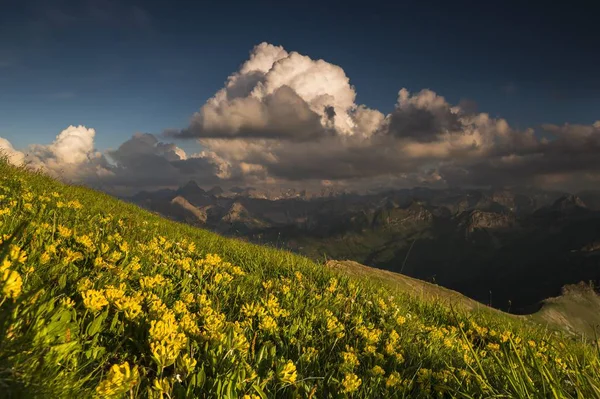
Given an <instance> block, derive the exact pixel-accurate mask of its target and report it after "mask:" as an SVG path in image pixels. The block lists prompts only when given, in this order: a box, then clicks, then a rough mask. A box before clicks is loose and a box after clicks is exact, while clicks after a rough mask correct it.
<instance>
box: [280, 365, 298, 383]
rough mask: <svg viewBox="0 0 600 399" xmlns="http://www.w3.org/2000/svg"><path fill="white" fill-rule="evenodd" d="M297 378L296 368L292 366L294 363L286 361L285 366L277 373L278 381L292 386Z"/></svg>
mask: <svg viewBox="0 0 600 399" xmlns="http://www.w3.org/2000/svg"><path fill="white" fill-rule="evenodd" d="M297 377H298V374H297V373H296V366H295V365H294V362H292V361H291V360H288V361H287V363H286V364H285V366H283V368H282V369H281V371H280V372H279V379H280V380H281V381H282V382H285V383H288V384H293V383H295V382H296V378H297Z"/></svg>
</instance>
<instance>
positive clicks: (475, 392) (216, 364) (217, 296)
mask: <svg viewBox="0 0 600 399" xmlns="http://www.w3.org/2000/svg"><path fill="white" fill-rule="evenodd" d="M0 239H1V240H2V243H1V247H0V269H1V271H0V290H1V291H0V295H1V297H0V392H2V395H3V397H49V398H59V397H68V398H71V397H81V398H86V397H156V398H158V397H164V398H167V397H171V398H175V397H177V398H179V397H190V398H192V397H200V398H202V397H207V398H208V397H211V398H238V397H244V396H245V395H248V397H250V398H256V397H260V398H267V397H269V398H275V397H277V398H296V397H298V398H306V397H308V398H315V399H316V398H343V397H357V398H358V397H365V398H367V397H368V398H381V397H398V398H403V397H406V398H419V397H459V398H479V397H493V398H502V397H503V398H513V397H522V398H534V397H549V398H600V362H599V353H598V347H597V345H596V343H589V342H583V341H578V340H576V339H574V338H572V337H571V336H569V335H562V334H559V333H556V332H551V331H549V330H547V329H545V328H543V327H542V326H541V325H540V324H536V323H532V322H528V321H521V320H512V319H510V318H506V317H502V316H501V315H498V314H495V313H494V312H480V311H476V310H472V309H471V310H470V309H469V308H468V307H465V306H463V304H461V303H460V301H457V303H455V304H453V303H452V301H436V300H435V299H434V298H425V297H422V296H419V295H411V294H410V293H407V290H406V289H404V290H400V289H399V288H400V287H394V286H391V285H384V284H381V283H380V281H379V280H377V279H376V278H371V277H370V276H368V275H366V276H365V275H353V274H348V273H346V272H344V271H340V270H332V269H331V268H327V267H324V266H323V265H320V264H317V263H314V262H312V261H310V260H309V259H307V258H304V257H301V256H298V255H294V254H292V253H289V252H285V251H280V250H276V249H272V248H267V247H260V246H255V245H251V244H248V243H245V242H243V241H240V240H234V239H225V238H222V237H219V236H217V235H216V234H213V233H210V232H207V231H204V230H200V229H196V228H193V227H190V226H186V225H183V224H179V223H174V222H171V221H167V220H164V219H161V218H159V217H158V216H156V215H153V214H151V213H149V212H146V211H143V210H141V209H139V208H137V207H135V206H133V205H130V204H126V203H123V202H121V201H118V200H115V199H113V198H111V197H109V196H107V195H104V194H101V193H98V192H96V191H93V190H89V189H86V188H83V187H77V186H68V185H63V184H61V183H59V182H57V181H55V180H52V179H50V178H48V177H45V176H43V175H42V174H37V173H31V172H28V171H25V170H23V169H18V168H14V167H12V166H9V165H8V164H6V163H4V162H1V163H0ZM215 255H217V256H215ZM408 292H409V291H408Z"/></svg>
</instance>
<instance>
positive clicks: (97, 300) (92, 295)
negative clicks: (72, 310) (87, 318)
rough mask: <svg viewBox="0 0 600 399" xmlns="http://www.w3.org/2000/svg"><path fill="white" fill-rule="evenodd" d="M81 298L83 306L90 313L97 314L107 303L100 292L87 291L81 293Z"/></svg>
mask: <svg viewBox="0 0 600 399" xmlns="http://www.w3.org/2000/svg"><path fill="white" fill-rule="evenodd" d="M81 296H82V297H83V306H85V307H86V308H88V309H89V310H91V311H92V312H97V311H99V310H101V309H102V308H103V307H105V306H106V305H108V301H107V300H106V298H105V297H104V294H103V293H102V291H98V290H87V291H83V292H82V293H81Z"/></svg>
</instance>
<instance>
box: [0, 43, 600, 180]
mask: <svg viewBox="0 0 600 399" xmlns="http://www.w3.org/2000/svg"><path fill="white" fill-rule="evenodd" d="M475 109H476V107H473V106H472V105H470V104H468V103H461V104H459V105H452V104H450V103H449V102H448V101H447V100H446V99H445V98H444V97H442V96H440V95H438V94H437V93H435V92H434V91H431V90H429V89H424V90H421V91H419V92H415V93H410V92H409V91H408V90H406V89H403V88H402V89H400V90H399V92H398V100H397V103H396V105H395V107H394V109H393V111H392V112H391V113H390V114H388V115H384V114H383V113H381V112H380V111H378V110H375V109H370V108H368V107H366V106H364V105H360V104H356V92H355V89H354V87H353V86H352V85H351V84H350V80H349V78H348V77H347V76H346V74H345V72H344V70H343V69H342V68H340V67H339V66H337V65H333V64H330V63H328V62H326V61H323V60H314V59H311V58H310V57H308V56H305V55H301V54H298V53H297V52H288V51H286V50H285V49H284V48H283V47H280V46H274V45H271V44H268V43H261V44H259V45H257V46H256V47H255V48H254V49H253V50H252V51H251V52H250V56H249V58H248V60H247V61H245V62H244V63H242V65H241V67H240V68H239V70H238V71H237V72H235V73H233V74H231V75H230V76H229V77H228V78H227V81H226V82H225V85H224V87H223V88H222V89H220V90H219V91H217V92H216V93H215V94H214V96H212V97H211V98H210V99H208V100H207V101H206V103H205V104H204V105H202V106H201V107H200V109H199V110H198V112H196V113H195V114H194V115H192V117H191V120H190V123H189V125H188V126H187V127H185V128H181V129H169V130H167V131H165V132H164V133H163V134H162V135H160V136H161V138H160V139H159V138H158V137H159V136H154V135H151V134H135V135H134V136H133V137H131V138H130V139H129V140H127V141H126V142H124V143H123V144H122V145H120V146H119V147H118V148H117V149H116V150H110V151H107V152H105V153H104V154H100V153H97V152H96V151H95V150H94V144H93V139H94V134H95V132H94V130H93V129H87V128H85V127H83V126H79V127H73V126H71V127H69V128H67V129H66V130H64V131H63V132H61V133H60V134H59V135H58V136H57V138H56V140H55V141H54V142H53V143H51V144H49V145H45V146H40V145H33V146H31V147H30V148H29V149H28V150H22V151H18V150H15V149H14V148H13V146H12V145H11V144H10V143H9V142H8V141H6V140H3V139H0V151H3V152H4V153H5V154H6V155H7V156H8V157H9V159H10V160H11V161H12V162H14V163H16V164H30V165H33V166H37V167H40V168H43V169H45V170H47V171H49V172H50V173H54V174H59V173H58V172H59V171H61V172H60V175H61V176H67V177H69V178H70V179H74V180H81V181H83V182H87V183H88V184H91V182H101V183H102V184H103V185H106V186H107V187H113V188H114V187H117V188H120V189H124V188H129V189H130V190H136V189H142V188H156V187H164V186H175V185H178V184H181V183H182V182H185V181H186V180H189V179H195V180H197V181H198V182H199V183H200V184H203V185H210V184H215V183H219V184H231V185H233V184H236V185H238V184H252V185H255V186H256V185H261V184H264V185H269V184H282V185H295V186H302V187H309V186H315V185H324V184H327V185H329V184H334V183H335V184H338V185H343V186H347V187H349V188H354V189H361V188H371V187H373V186H381V185H391V186H396V187H399V186H412V185H417V184H418V185H422V184H430V185H434V186H435V185H439V186H443V185H483V186H490V185H501V186H506V185H536V186H540V187H546V188H550V187H551V188H564V189H570V190H577V189H581V188H584V187H586V186H587V185H589V184H590V183H597V182H598V181H600V156H599V155H600V122H596V123H595V124H593V125H568V124H566V125H563V126H557V125H543V126H541V127H540V128H538V129H537V131H536V130H534V129H525V130H515V129H513V128H511V127H510V126H509V124H508V123H507V121H505V120H504V119H499V118H492V117H490V116H489V115H488V114H486V113H477V112H475V111H474V110H475ZM541 137H544V138H541ZM186 139H187V140H194V141H195V142H197V145H198V146H199V149H198V152H197V153H195V154H192V155H188V154H186V153H185V152H184V151H183V150H182V149H181V148H179V147H177V146H176V145H175V144H173V143H172V141H174V140H175V141H176V140H186ZM161 140H164V141H165V142H162V141H161Z"/></svg>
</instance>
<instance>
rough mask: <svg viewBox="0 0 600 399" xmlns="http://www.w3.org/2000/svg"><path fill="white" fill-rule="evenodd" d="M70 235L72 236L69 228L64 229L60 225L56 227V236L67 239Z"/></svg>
mask: <svg viewBox="0 0 600 399" xmlns="http://www.w3.org/2000/svg"><path fill="white" fill-rule="evenodd" d="M72 234H73V231H72V230H71V229H70V228H68V227H65V226H63V225H61V224H59V225H58V235H59V236H61V237H63V238H69V237H71V235H72Z"/></svg>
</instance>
